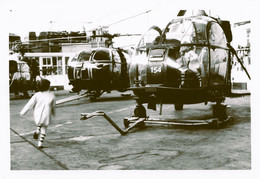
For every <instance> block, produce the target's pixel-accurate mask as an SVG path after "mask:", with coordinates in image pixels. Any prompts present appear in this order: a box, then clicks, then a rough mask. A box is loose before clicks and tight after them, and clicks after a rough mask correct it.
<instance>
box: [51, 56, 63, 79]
mask: <svg viewBox="0 0 260 179" xmlns="http://www.w3.org/2000/svg"><path fill="white" fill-rule="evenodd" d="M52 63H53V73H52V74H53V75H62V58H61V57H52Z"/></svg>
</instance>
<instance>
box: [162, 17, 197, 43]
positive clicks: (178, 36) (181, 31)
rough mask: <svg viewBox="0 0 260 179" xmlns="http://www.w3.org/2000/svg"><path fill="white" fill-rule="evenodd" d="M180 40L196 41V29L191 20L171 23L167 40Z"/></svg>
mask: <svg viewBox="0 0 260 179" xmlns="http://www.w3.org/2000/svg"><path fill="white" fill-rule="evenodd" d="M173 39H175V40H179V41H180V42H181V43H182V42H188V43H193V42H194V41H195V29H194V25H193V23H192V22H191V21H181V22H175V23H172V24H171V25H169V27H168V29H167V32H166V34H165V41H166V43H167V41H171V40H173Z"/></svg>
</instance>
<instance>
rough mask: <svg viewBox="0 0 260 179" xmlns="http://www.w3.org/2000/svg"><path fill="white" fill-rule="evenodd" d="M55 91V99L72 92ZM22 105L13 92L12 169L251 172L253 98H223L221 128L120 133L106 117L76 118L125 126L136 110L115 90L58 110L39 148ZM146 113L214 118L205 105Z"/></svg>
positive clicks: (130, 99)
mask: <svg viewBox="0 0 260 179" xmlns="http://www.w3.org/2000/svg"><path fill="white" fill-rule="evenodd" d="M54 93H55V94H56V97H57V100H59V99H63V98H66V97H69V96H72V95H73V94H71V93H69V92H68V91H55V92H54ZM27 101H28V99H18V98H15V97H14V96H12V95H10V157H11V158H10V167H11V168H10V170H11V171H17V170H19V171H20V170H37V171H38V170H250V169H251V116H250V115H251V107H250V95H246V96H244V97H239V98H227V99H226V101H225V104H227V105H228V108H227V113H228V115H230V116H232V117H233V121H232V122H229V123H228V124H227V125H226V126H224V127H221V128H219V129H213V128H210V127H208V126H203V127H194V126H193V127H180V126H171V125H154V124H153V125H146V126H145V127H143V128H134V129H133V130H131V131H130V132H129V133H128V134H127V135H124V136H122V135H121V134H120V133H118V131H117V130H116V129H115V128H113V127H112V126H111V125H110V124H109V123H108V122H107V121H106V120H105V119H104V118H103V117H93V118H90V119H88V120H80V114H81V113H90V112H94V111H103V112H105V113H106V114H107V115H108V116H109V117H110V118H111V119H113V121H114V122H115V123H116V124H117V125H118V126H119V127H120V128H122V129H125V127H124V125H123V118H124V117H130V116H132V115H133V111H134V108H135V106H136V104H135V101H134V100H133V95H131V96H121V95H120V93H119V92H112V93H110V94H103V95H102V96H101V97H100V98H98V99H97V100H96V101H94V102H91V101H90V100H89V98H82V99H79V100H75V101H71V102H68V103H64V104H60V105H58V106H57V109H56V117H55V119H54V120H53V121H52V124H50V125H49V127H48V130H47V136H46V138H45V141H44V145H45V146H46V148H43V149H38V148H37V147H36V146H37V141H36V140H34V139H33V133H34V130H35V129H36V126H35V125H34V122H33V115H32V114H33V112H32V110H31V111H29V112H28V113H27V114H25V116H23V117H20V116H19V112H20V111H21V109H22V108H23V106H24V105H25V104H26V103H27ZM145 106H146V105H145ZM147 113H148V115H149V116H150V117H151V118H160V119H162V120H166V119H172V118H179V119H184V118H186V119H206V118H211V117H212V108H211V104H210V103H209V104H207V105H204V104H194V105H185V106H184V109H183V110H182V111H175V110H174V106H173V105H164V106H163V112H162V115H161V116H160V115H159V107H158V106H157V111H152V110H147Z"/></svg>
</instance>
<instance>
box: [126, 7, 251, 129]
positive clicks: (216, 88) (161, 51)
mask: <svg viewBox="0 0 260 179" xmlns="http://www.w3.org/2000/svg"><path fill="white" fill-rule="evenodd" d="M185 12H186V11H180V12H179V14H178V16H177V18H176V19H173V20H172V21H170V22H169V23H168V24H167V26H166V27H165V28H164V29H163V30H161V29H160V28H159V27H158V26H153V27H151V28H150V29H149V30H148V31H147V33H146V34H144V35H143V37H142V38H141V40H140V42H139V44H138V46H137V48H136V52H135V55H134V57H133V58H132V61H131V64H130V71H129V75H130V86H131V87H130V90H132V91H133V92H134V94H135V96H136V98H135V99H136V102H137V106H136V108H135V110H134V117H138V118H148V117H147V114H146V109H145V107H144V106H143V104H144V103H148V109H153V110H156V104H161V110H162V104H174V105H175V110H182V109H183V105H184V104H196V103H205V104H207V103H208V102H212V103H215V104H214V105H213V116H214V117H216V118H218V121H219V122H222V121H225V120H226V119H227V117H228V116H227V114H226V105H223V104H222V103H223V102H224V101H225V97H227V96H231V95H232V93H231V79H230V78H231V77H230V76H231V68H232V61H233V59H234V58H236V59H237V60H238V62H239V63H240V64H241V66H242V68H243V69H244V71H245V72H246V74H247V75H248V77H249V79H250V76H249V74H248V72H247V70H246V69H245V67H244V65H243V62H242V61H241V60H240V59H239V58H238V56H237V54H236V51H235V50H234V48H233V47H232V46H231V45H230V43H231V41H232V32H231V27H230V22H229V21H224V20H220V19H219V18H213V17H210V16H208V15H207V14H206V13H205V11H199V13H198V15H196V16H190V17H186V16H183V15H184V14H185ZM161 112H162V111H160V114H161ZM125 124H126V126H128V124H129V121H125Z"/></svg>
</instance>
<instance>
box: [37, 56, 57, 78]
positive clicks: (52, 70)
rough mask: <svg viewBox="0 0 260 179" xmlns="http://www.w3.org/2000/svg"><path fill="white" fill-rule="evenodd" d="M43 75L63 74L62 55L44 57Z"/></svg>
mask: <svg viewBox="0 0 260 179" xmlns="http://www.w3.org/2000/svg"><path fill="white" fill-rule="evenodd" d="M42 75H62V57H43V59H42Z"/></svg>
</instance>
